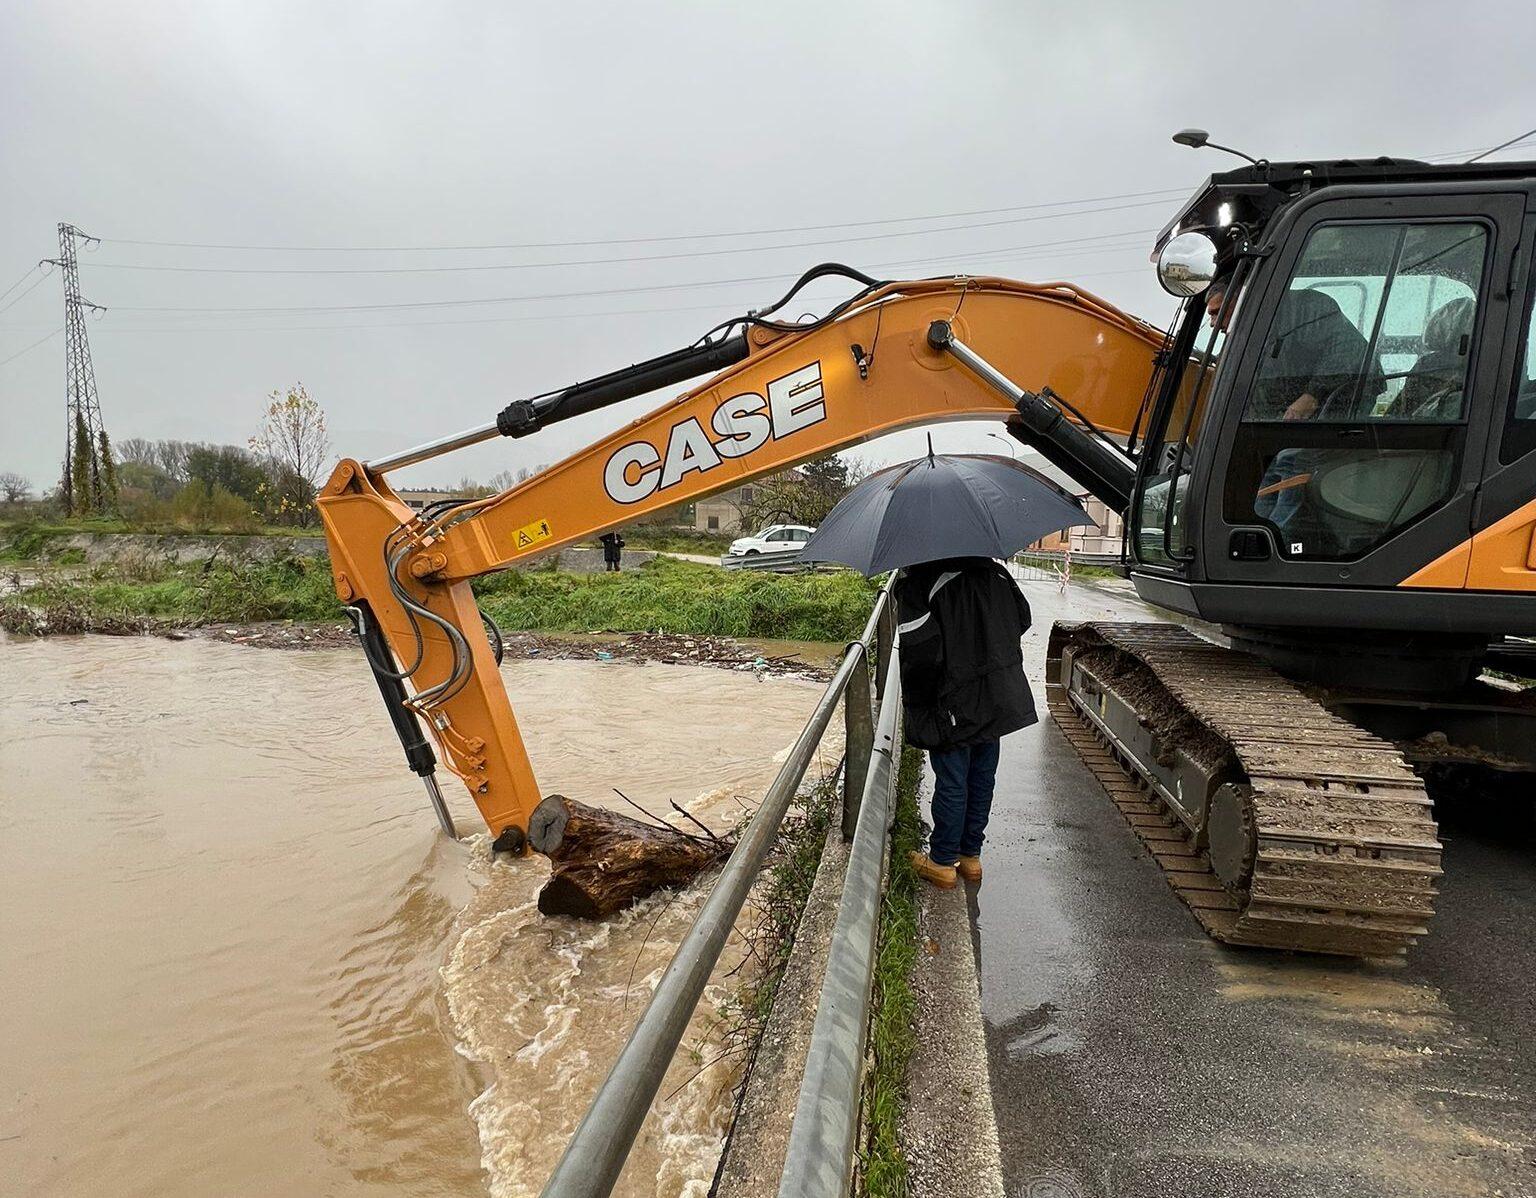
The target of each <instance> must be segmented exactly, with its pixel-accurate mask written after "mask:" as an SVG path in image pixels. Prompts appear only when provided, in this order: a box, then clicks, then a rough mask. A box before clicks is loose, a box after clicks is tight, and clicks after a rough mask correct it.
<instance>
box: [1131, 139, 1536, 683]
mask: <svg viewBox="0 0 1536 1198" xmlns="http://www.w3.org/2000/svg"><path fill="white" fill-rule="evenodd" d="M1529 213H1536V164H1518V163H1517V164H1500V165H1473V166H1430V165H1426V164H1423V163H1416V162H1405V161H1400V160H1393V159H1378V160H1374V161H1370V162H1352V161H1345V162H1323V163H1264V162H1259V163H1256V164H1254V165H1252V166H1248V167H1244V168H1242V169H1240V170H1234V171H1230V172H1226V173H1224V174H1218V175H1214V176H1212V177H1211V178H1210V180H1208V181H1207V183H1206V184H1205V185H1204V186H1203V187H1202V188H1201V189H1200V190H1199V191H1197V192H1196V194H1195V195H1194V197H1193V198H1192V199H1191V200H1190V201H1189V203H1188V204H1186V205H1185V207H1184V209H1183V210H1182V211H1181V212H1180V213H1179V214H1178V216H1177V217H1176V218H1175V219H1174V220H1173V221H1172V222H1171V223H1170V224H1169V225H1168V227H1167V228H1166V229H1165V230H1164V231H1163V233H1162V235H1161V236H1160V238H1159V240H1158V245H1157V255H1158V260H1159V273H1160V277H1161V278H1162V281H1163V283H1164V286H1165V287H1166V288H1168V289H1170V290H1172V291H1174V293H1175V294H1182V295H1184V296H1186V297H1187V301H1186V304H1185V308H1184V310H1183V313H1182V315H1181V318H1180V320H1179V323H1178V325H1177V327H1176V329H1175V331H1174V334H1173V337H1172V340H1171V344H1170V346H1169V348H1168V351H1167V352H1166V353H1165V354H1164V355H1163V358H1162V361H1161V364H1160V368H1159V371H1158V376H1157V378H1156V379H1155V381H1154V384H1153V395H1154V400H1153V403H1152V405H1151V411H1150V415H1149V419H1148V421H1147V423H1146V427H1145V429H1144V430H1138V431H1139V432H1141V437H1140V441H1141V444H1140V445H1139V446H1137V447H1136V449H1137V456H1138V475H1137V483H1136V488H1135V495H1134V497H1133V501H1132V504H1131V509H1130V511H1129V513H1128V530H1129V531H1128V551H1129V556H1130V558H1131V559H1132V563H1133V564H1132V571H1131V574H1132V578H1133V581H1134V582H1135V584H1136V586H1137V589H1138V590H1139V591H1140V593H1141V594H1142V595H1143V597H1145V598H1147V599H1149V600H1151V601H1153V602H1156V603H1158V604H1160V605H1163V606H1165V607H1168V608H1171V609H1173V610H1175V611H1178V612H1182V613H1185V614H1188V615H1191V616H1197V617H1200V618H1203V619H1206V620H1210V621H1212V622H1215V623H1220V624H1225V625H1228V626H1232V627H1236V628H1239V629H1247V628H1250V627H1262V628H1265V629H1269V630H1281V629H1297V630H1301V631H1299V632H1298V633H1297V634H1295V635H1293V636H1292V637H1290V638H1289V639H1294V640H1297V641H1298V642H1300V641H1303V640H1304V641H1305V642H1306V644H1307V646H1308V652H1307V654H1306V656H1308V657H1312V658H1319V657H1321V658H1322V659H1326V660H1328V661H1329V662H1331V663H1332V664H1331V665H1330V666H1328V669H1331V670H1335V671H1337V670H1342V669H1346V668H1347V665H1348V663H1347V662H1343V661H1341V658H1340V657H1339V656H1338V654H1337V653H1336V652H1333V651H1332V650H1330V651H1329V652H1328V653H1326V654H1322V655H1319V654H1317V653H1316V652H1315V649H1316V646H1317V644H1318V642H1319V636H1318V632H1319V630H1327V631H1328V633H1329V635H1328V636H1327V637H1326V638H1323V639H1325V640H1329V641H1332V642H1335V643H1336V644H1335V648H1337V647H1338V645H1340V644H1346V643H1358V642H1359V641H1360V640H1361V638H1362V637H1363V638H1364V640H1365V641H1366V642H1369V641H1370V639H1371V634H1372V633H1373V632H1381V633H1383V634H1388V635H1389V637H1390V638H1395V639H1397V640H1399V641H1400V638H1401V636H1402V634H1404V633H1405V632H1406V633H1410V634H1417V635H1420V636H1422V637H1431V638H1439V639H1441V640H1443V641H1444V642H1445V643H1446V644H1447V645H1450V644H1452V643H1454V644H1455V645H1456V646H1457V648H1458V654H1457V656H1458V659H1459V660H1461V661H1462V663H1463V668H1462V669H1461V674H1462V675H1465V674H1466V671H1467V670H1468V669H1470V668H1471V665H1472V664H1473V663H1474V662H1475V661H1476V660H1477V659H1478V658H1479V655H1480V652H1481V650H1482V648H1483V647H1485V646H1486V645H1487V644H1488V643H1489V642H1490V640H1492V639H1495V638H1498V637H1501V636H1504V635H1508V634H1511V633H1531V632H1536V549H1533V546H1532V542H1531V537H1532V531H1533V528H1536V503H1533V502H1532V499H1533V497H1536V399H1533V395H1536V385H1533V383H1532V381H1531V380H1532V376H1533V373H1536V372H1533V358H1536V340H1533V334H1532V327H1531V292H1532V287H1531V281H1530V279H1531V239H1530V237H1529V230H1530V229H1531V227H1532V218H1531V215H1529ZM1266 636H1267V638H1268V640H1269V641H1271V642H1276V641H1283V640H1285V639H1287V637H1286V636H1285V634H1282V633H1279V632H1276V631H1270V632H1268V633H1267V634H1266ZM1240 639H1242V638H1240ZM1246 639H1250V640H1251V638H1246ZM1281 651H1282V652H1283V649H1282V650H1281ZM1266 656H1268V657H1270V658H1271V659H1272V660H1273V659H1274V658H1275V656H1276V650H1275V648H1274V645H1273V644H1272V645H1271V646H1270V651H1269V652H1267V653H1266ZM1287 664H1288V665H1289V666H1290V667H1291V668H1292V672H1297V670H1298V668H1299V666H1300V665H1301V662H1300V661H1299V659H1296V660H1290V661H1289V662H1288V663H1287ZM1443 664H1444V663H1443V662H1441V663H1439V665H1437V666H1435V667H1434V670H1433V671H1432V677H1433V680H1434V681H1436V682H1438V683H1442V684H1443V683H1444V682H1445V681H1446V676H1445V675H1444V674H1443V672H1441V667H1442V666H1443ZM1323 680H1324V681H1332V680H1333V679H1331V678H1324V679H1323Z"/></svg>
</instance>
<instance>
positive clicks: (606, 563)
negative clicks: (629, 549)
mask: <svg viewBox="0 0 1536 1198" xmlns="http://www.w3.org/2000/svg"><path fill="white" fill-rule="evenodd" d="M597 539H598V540H599V541H601V542H602V543H603V570H604V572H605V573H608V574H617V573H618V572H619V565H620V563H621V562H622V561H623V559H624V538H623V537H622V536H620V535H619V531H618V530H617V529H615V530H614V531H613V532H605V533H604V534H603V535H602V536H600V537H598V538H597Z"/></svg>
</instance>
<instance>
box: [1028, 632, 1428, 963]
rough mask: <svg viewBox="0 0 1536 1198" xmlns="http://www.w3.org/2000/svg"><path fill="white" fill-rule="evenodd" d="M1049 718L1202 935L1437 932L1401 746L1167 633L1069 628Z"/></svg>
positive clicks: (1387, 952) (1373, 938)
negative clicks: (1432, 924) (1430, 929)
mask: <svg viewBox="0 0 1536 1198" xmlns="http://www.w3.org/2000/svg"><path fill="white" fill-rule="evenodd" d="M1047 681H1048V692H1047V693H1048V701H1049V706H1050V709H1051V714H1052V715H1053V716H1054V717H1055V719H1056V722H1057V723H1058V724H1059V725H1060V726H1061V728H1062V730H1063V731H1064V732H1065V733H1066V735H1067V738H1068V740H1070V741H1071V742H1072V744H1073V746H1074V747H1075V748H1076V749H1077V751H1078V753H1079V754H1080V755H1081V757H1082V759H1083V761H1084V762H1085V763H1086V764H1087V765H1088V767H1089V768H1090V769H1091V770H1092V771H1093V772H1094V774H1095V775H1096V776H1097V778H1098V779H1099V781H1100V783H1101V784H1102V785H1103V787H1104V789H1105V791H1106V792H1107V793H1108V794H1109V796H1110V798H1111V799H1113V800H1114V802H1115V804H1116V806H1118V807H1119V808H1120V810H1121V812H1122V813H1123V814H1124V815H1125V817H1126V820H1127V822H1128V823H1129V824H1130V825H1131V828H1132V830H1133V831H1135V832H1136V834H1137V836H1138V837H1139V838H1140V839H1141V841H1142V843H1143V844H1144V845H1145V846H1146V847H1147V849H1148V851H1149V852H1150V853H1151V854H1152V855H1153V857H1154V858H1156V860H1157V862H1158V864H1159V865H1160V866H1162V868H1163V871H1164V874H1165V876H1166V877H1167V879H1168V882H1169V884H1170V885H1171V886H1172V887H1173V889H1174V891H1175V892H1176V893H1177V894H1178V895H1179V897H1180V898H1181V899H1183V901H1184V902H1185V904H1186V905H1187V906H1188V907H1189V909H1190V910H1191V911H1192V912H1193V913H1194V915H1195V917H1196V918H1197V919H1198V920H1199V921H1200V923H1201V925H1202V926H1203V927H1204V928H1205V930H1206V931H1207V932H1208V933H1209V934H1210V935H1211V936H1213V937H1215V938H1216V939H1218V940H1221V941H1223V942H1226V943H1228V944H1241V945H1254V946H1260V947H1266V948H1280V949H1293V950H1299V951H1303V952H1316V953H1334V954H1342V955H1346V956H1354V957H1380V956H1391V955H1395V954H1399V953H1402V952H1404V951H1406V949H1407V947H1408V946H1409V945H1410V944H1412V943H1413V942H1414V940H1415V939H1416V938H1417V937H1419V936H1421V935H1423V934H1424V933H1425V932H1427V931H1428V922H1429V919H1430V916H1431V915H1432V914H1433V911H1434V899H1435V893H1436V892H1435V879H1436V878H1438V877H1439V876H1440V873H1441V870H1440V842H1439V839H1438V835H1437V829H1436V826H1435V821H1434V818H1433V816H1432V814H1431V810H1430V799H1429V796H1428V795H1427V794H1426V792H1425V789H1424V783H1423V782H1422V781H1421V780H1420V778H1419V777H1418V775H1416V774H1415V773H1414V772H1413V770H1412V769H1411V768H1410V767H1409V766H1408V764H1407V763H1406V762H1405V761H1404V760H1403V757H1402V755H1401V754H1400V753H1399V752H1398V751H1397V749H1396V748H1395V747H1394V746H1393V745H1392V744H1391V743H1390V742H1388V741H1385V740H1382V739H1380V738H1378V737H1375V736H1372V735H1371V734H1370V733H1368V732H1365V731H1362V730H1361V729H1359V728H1357V727H1356V726H1355V725H1353V724H1351V723H1349V722H1347V721H1346V720H1343V719H1340V718H1339V717H1337V716H1335V715H1333V714H1332V713H1331V712H1329V711H1328V710H1327V709H1326V708H1324V707H1322V706H1321V705H1319V704H1318V703H1316V702H1315V701H1313V700H1312V699H1310V698H1308V697H1307V696H1306V695H1305V694H1303V693H1302V692H1301V691H1300V690H1299V689H1297V688H1296V687H1295V686H1294V685H1292V684H1291V683H1290V682H1288V681H1286V680H1285V679H1284V678H1282V677H1280V676H1279V675H1278V674H1276V673H1275V672H1274V671H1273V670H1271V669H1270V668H1269V667H1268V666H1266V665H1264V664H1263V663H1262V662H1260V661H1259V660H1258V659H1257V658H1254V657H1252V656H1250V655H1248V654H1245V653H1239V652H1235V651H1233V650H1231V649H1223V648H1221V647H1219V646H1216V645H1212V644H1209V643H1208V642H1206V641H1202V640H1200V639H1199V638H1198V637H1196V636H1194V635H1193V634H1191V633H1190V632H1188V631H1187V630H1185V629H1183V628H1180V627H1178V626H1176V625H1171V624H1168V625H1165V624H1113V623H1094V624H1057V625H1056V626H1055V627H1054V628H1053V629H1052V632H1051V642H1050V650H1049V653H1048V659H1047Z"/></svg>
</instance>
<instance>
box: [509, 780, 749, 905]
mask: <svg viewBox="0 0 1536 1198" xmlns="http://www.w3.org/2000/svg"><path fill="white" fill-rule="evenodd" d="M528 843H529V844H530V845H531V846H532V847H533V848H534V849H535V850H536V851H537V852H540V853H543V854H544V855H545V856H546V857H548V858H549V859H550V861H551V863H553V865H554V872H553V873H552V874H550V878H549V881H548V882H546V883H545V884H544V889H543V890H541V891H539V910H540V911H542V912H543V913H544V914H545V915H574V916H577V917H578V918H580V919H602V918H603V917H604V916H607V915H612V914H613V913H614V912H615V911H622V910H623V909H624V908H625V907H628V906H631V905H632V904H634V903H637V902H639V901H640V900H641V899H643V898H644V897H645V896H646V895H648V894H651V893H653V892H655V891H657V890H661V889H663V888H664V887H668V886H681V885H683V884H684V883H686V882H690V881H692V880H693V878H694V876H695V875H697V874H698V873H699V871H700V870H703V869H707V868H708V867H709V866H711V865H713V864H714V863H715V862H716V861H719V860H720V859H721V858H722V857H724V856H726V855H727V854H728V853H729V852H730V851H731V845H730V843H729V842H728V841H724V840H712V839H709V838H707V837H704V836H692V835H689V834H688V833H686V832H679V831H677V830H676V829H675V828H668V827H665V826H662V825H658V824H647V823H643V822H641V821H640V820H637V819H631V818H630V817H629V816H627V815H620V814H619V813H618V812H617V811H609V810H606V809H605V808H602V807H589V806H587V805H586V804H585V803H578V802H576V801H575V800H573V799H567V798H565V797H564V796H563V795H550V796H549V798H547V799H545V800H544V801H543V802H542V803H540V804H539V805H538V806H537V807H536V808H534V811H533V817H532V818H531V819H530V820H529V821H528Z"/></svg>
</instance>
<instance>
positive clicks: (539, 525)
mask: <svg viewBox="0 0 1536 1198" xmlns="http://www.w3.org/2000/svg"><path fill="white" fill-rule="evenodd" d="M554 535H555V534H554V533H553V532H552V531H550V527H549V521H548V520H535V521H534V522H533V523H532V524H525V525H523V526H522V527H521V528H519V529H518V530H517V532H516V533H514V534H513V537H512V543H513V544H514V545H516V546H517V547H518V548H519V549H527V548H528V546H530V545H537V544H538V543H539V542H540V541H547V540H549V538H550V537H552V536H554Z"/></svg>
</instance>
